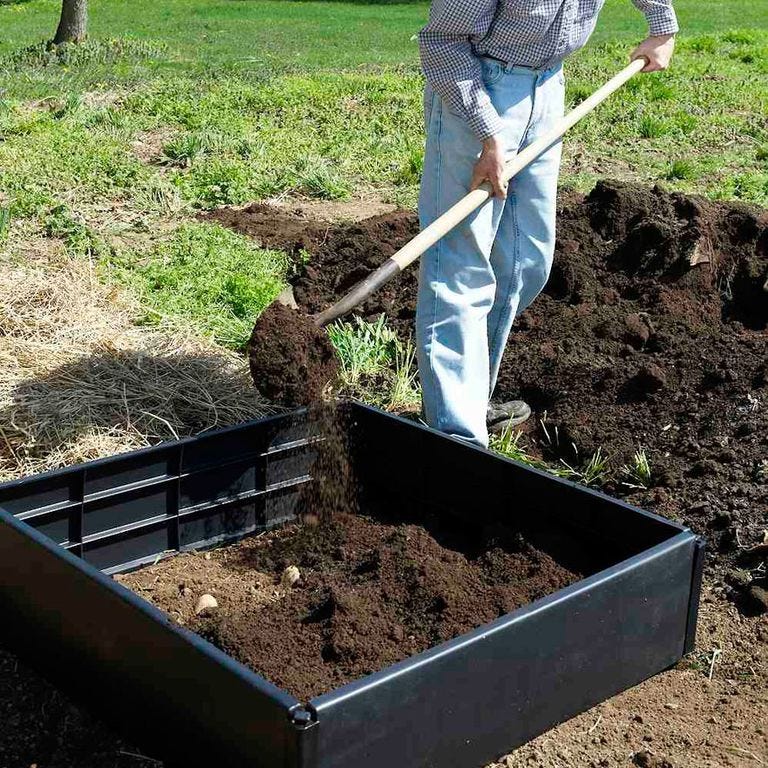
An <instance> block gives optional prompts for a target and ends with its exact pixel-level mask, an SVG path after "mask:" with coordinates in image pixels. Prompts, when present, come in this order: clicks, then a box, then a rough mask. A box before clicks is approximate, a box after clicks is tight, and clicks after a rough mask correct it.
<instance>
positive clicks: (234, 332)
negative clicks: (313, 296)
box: [103, 222, 288, 348]
mask: <svg viewBox="0 0 768 768" xmlns="http://www.w3.org/2000/svg"><path fill="white" fill-rule="evenodd" d="M103 265H104V268H105V270H107V271H108V273H109V276H110V277H111V278H112V279H113V280H116V281H118V282H121V283H123V284H125V285H128V286H131V287H133V288H134V289H135V290H136V292H137V293H138V294H139V296H140V297H141V299H142V301H143V304H144V305H145V306H146V307H147V312H146V315H145V317H144V320H145V322H147V323H160V322H164V323H167V322H168V321H169V320H175V321H176V322H178V321H179V320H182V321H184V322H185V323H187V324H189V325H192V326H195V327H197V328H198V329H199V330H200V331H201V332H203V333H206V334H210V335H212V336H213V338H214V339H215V340H216V341H218V342H219V343H220V344H223V345H225V346H230V347H236V348H241V347H243V346H244V345H245V342H246V341H247V339H248V336H249V335H250V331H251V329H252V327H253V319H254V318H256V317H258V315H259V314H260V313H261V311H262V310H263V309H264V308H265V307H266V306H268V305H269V304H270V303H271V302H272V301H273V299H274V298H275V297H276V296H277V294H278V293H280V291H281V290H282V289H283V288H284V287H285V282H284V276H285V274H286V272H287V269H288V265H287V258H286V256H285V254H283V253H280V252H279V251H270V250H264V249H261V248H256V247H255V246H254V245H253V244H252V243H251V242H250V241H248V240H247V239H246V238H244V237H242V236H241V235H237V234H235V233H233V232H230V231H229V230H228V229H224V228H223V227H221V226H219V225H216V224H208V223H202V222H195V223H184V224H182V225H181V226H179V227H178V228H177V229H176V230H175V231H174V232H172V233H171V235H170V236H169V237H168V238H167V239H165V240H163V241H162V242H161V243H160V244H158V245H156V246H154V247H153V248H151V249H150V250H149V251H148V252H145V253H141V252H140V251H129V252H127V253H124V254H121V253H114V252H113V253H111V254H110V255H109V256H107V257H105V259H104V260H103Z"/></svg>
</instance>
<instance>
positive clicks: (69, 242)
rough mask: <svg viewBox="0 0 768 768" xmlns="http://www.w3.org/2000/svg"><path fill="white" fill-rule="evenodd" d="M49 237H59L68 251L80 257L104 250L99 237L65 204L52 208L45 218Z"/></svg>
mask: <svg viewBox="0 0 768 768" xmlns="http://www.w3.org/2000/svg"><path fill="white" fill-rule="evenodd" d="M43 227H44V231H45V234H46V235H47V236H48V237H58V238H60V239H61V240H63V241H64V245H65V246H66V247H67V249H68V250H69V251H70V252H71V253H73V254H76V255H78V256H91V255H94V254H98V253H100V252H102V251H103V250H104V247H105V246H104V244H103V243H102V241H101V240H100V238H99V236H98V235H97V234H96V233H95V232H94V231H93V230H92V229H91V228H90V227H88V225H87V224H85V222H84V221H82V219H81V218H80V217H78V216H76V215H75V214H74V213H73V212H72V211H71V210H70V209H69V208H68V207H67V206H66V205H64V204H63V203H61V204H59V205H56V206H54V207H53V208H51V209H50V210H49V211H48V212H47V214H46V215H45V216H44V217H43Z"/></svg>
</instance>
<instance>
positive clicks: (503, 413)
mask: <svg viewBox="0 0 768 768" xmlns="http://www.w3.org/2000/svg"><path fill="white" fill-rule="evenodd" d="M530 415H531V406H530V405H528V403H526V402H524V401H523V400H510V401H509V402H507V403H491V404H490V405H489V406H488V411H487V413H486V416H485V420H486V423H487V424H488V431H489V432H490V433H491V434H492V435H498V434H499V433H500V432H503V431H504V430H505V429H507V427H514V426H517V425H518V424H522V423H523V422H524V421H526V420H527V419H528V418H529V417H530Z"/></svg>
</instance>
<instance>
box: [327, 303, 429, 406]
mask: <svg viewBox="0 0 768 768" xmlns="http://www.w3.org/2000/svg"><path fill="white" fill-rule="evenodd" d="M328 336H329V337H330V339H331V343H332V344H333V346H334V348H335V349H336V352H337V354H338V356H339V361H340V363H341V372H340V375H339V379H340V382H341V389H342V392H343V393H344V394H345V395H347V396H350V397H355V398H358V399H360V400H363V401H364V402H367V403H370V404H371V405H377V406H379V407H384V408H388V409H391V410H404V409H406V408H410V407H412V406H414V405H418V403H419V401H420V392H419V389H418V385H417V383H416V365H415V349H414V347H413V344H412V343H411V342H410V341H409V342H407V343H405V344H403V342H401V341H400V340H399V338H398V336H397V334H396V333H395V332H394V331H393V330H391V329H390V328H388V327H387V325H386V319H385V317H384V316H383V315H382V316H381V317H380V318H379V319H378V320H377V321H376V322H374V323H369V322H366V321H365V320H362V319H361V318H359V317H356V318H355V319H354V320H353V321H352V322H343V321H337V322H335V323H333V324H332V325H330V326H329V327H328Z"/></svg>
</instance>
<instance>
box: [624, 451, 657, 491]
mask: <svg viewBox="0 0 768 768" xmlns="http://www.w3.org/2000/svg"><path fill="white" fill-rule="evenodd" d="M622 470H623V472H624V474H625V475H627V476H628V478H629V482H625V483H624V484H625V485H627V486H629V487H630V488H650V486H651V463H650V461H649V460H648V455H647V454H646V452H645V449H644V448H638V450H637V451H635V455H634V456H633V457H632V464H631V465H629V466H626V465H625V466H624V467H622Z"/></svg>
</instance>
